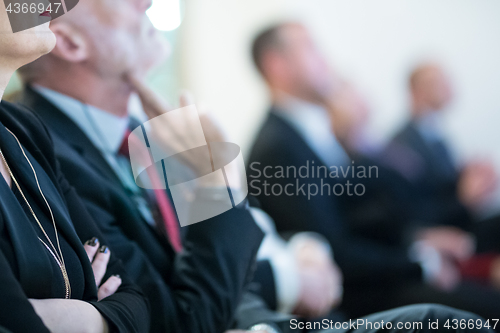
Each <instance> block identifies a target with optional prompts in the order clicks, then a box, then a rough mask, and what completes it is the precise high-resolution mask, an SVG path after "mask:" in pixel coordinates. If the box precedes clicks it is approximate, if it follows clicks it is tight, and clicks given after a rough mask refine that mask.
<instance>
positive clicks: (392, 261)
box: [247, 23, 500, 318]
mask: <svg viewBox="0 0 500 333" xmlns="http://www.w3.org/2000/svg"><path fill="white" fill-rule="evenodd" d="M253 58H254V61H255V64H256V66H257V68H258V69H259V71H260V72H261V74H262V76H263V77H264V79H265V81H266V83H267V85H268V86H269V88H270V92H271V97H272V106H271V109H270V111H269V113H268V116H267V119H266V120H265V122H264V124H263V126H262V128H261V129H260V131H259V132H258V134H257V138H256V140H255V143H254V146H253V148H252V150H251V154H250V159H249V163H248V169H247V170H248V173H247V176H248V182H249V192H250V194H252V195H254V196H256V197H257V198H258V200H259V201H260V202H261V205H262V208H263V210H265V211H266V212H267V213H268V214H269V215H270V216H271V217H272V218H273V219H274V220H275V222H276V226H277V229H278V231H280V232H281V233H283V234H293V233H296V232H300V231H314V232H317V233H320V234H322V235H323V236H324V237H326V239H327V240H328V241H329V243H330V245H331V247H332V249H333V254H334V256H335V260H336V262H337V263H338V264H339V266H340V268H341V269H342V272H343V274H344V281H345V282H344V289H345V294H344V295H345V296H344V301H343V304H342V307H343V308H344V309H345V310H347V312H348V313H349V315H351V316H358V315H361V314H363V313H368V312H373V311H377V310H380V309H385V308H388V307H390V306H394V305H398V304H408V303H411V302H425V301H426V299H427V300H429V301H434V302H441V303H443V304H451V305H454V306H457V307H461V308H464V309H469V310H473V311H477V312H478V313H482V314H483V315H485V316H488V317H491V318H495V313H496V310H495V309H496V308H497V307H498V305H499V304H500V294H495V293H490V291H489V290H488V289H482V288H481V287H478V286H473V287H470V288H469V287H467V288H466V287H465V286H464V287H462V286H460V287H456V285H457V283H458V282H459V280H458V277H457V275H456V274H455V272H454V270H453V268H452V267H449V266H448V265H447V264H448V263H447V262H446V261H441V257H440V254H439V252H438V249H436V248H434V247H432V246H431V245H428V244H425V246H423V244H422V243H421V242H419V239H407V237H408V236H409V235H408V233H409V232H410V231H411V230H407V229H406V228H405V225H396V224H392V226H391V228H389V229H391V230H390V231H391V232H392V233H393V234H392V236H393V240H392V242H382V241H379V240H377V239H376V238H373V237H371V235H366V234H362V233H359V232H356V230H353V229H352V228H351V225H350V224H349V221H348V220H347V219H346V216H345V215H344V214H343V212H342V211H341V209H339V208H340V207H339V204H340V200H339V197H341V196H360V197H363V195H364V193H362V191H361V189H362V188H363V187H362V186H361V185H363V182H364V180H365V179H366V174H365V175H364V176H363V172H362V171H363V170H361V169H359V168H356V165H355V163H354V162H353V161H352V160H351V158H350V157H349V155H348V154H347V153H346V152H345V151H344V149H343V147H342V146H341V145H340V144H339V143H338V141H337V140H336V138H335V135H334V133H333V132H332V131H331V126H330V118H329V114H328V110H327V109H328V108H329V107H330V106H331V103H332V100H333V99H334V98H335V94H336V92H339V91H341V89H342V82H341V80H340V79H338V78H335V77H334V75H333V74H332V71H331V69H330V68H329V66H328V64H327V62H326V60H325V59H324V57H323V55H322V54H321V52H320V51H319V50H318V48H317V47H316V45H315V44H314V42H313V41H312V38H311V36H310V35H309V33H308V31H307V29H305V28H304V26H302V25H300V24H296V23H285V24H282V25H277V26H274V27H271V28H269V29H267V30H265V31H264V32H262V33H261V34H259V35H258V37H257V38H256V39H255V41H254V44H253ZM367 170H368V169H367V168H365V169H364V172H365V173H366V172H367ZM358 172H360V173H358ZM376 172H377V169H375V170H374V173H376ZM352 175H355V177H352ZM359 175H361V176H359ZM372 176H373V178H376V177H377V174H374V175H372ZM351 178H355V179H356V178H357V179H356V180H355V182H352V180H351ZM357 185H360V186H359V187H358V186H357ZM356 190H358V191H359V192H358V193H356ZM375 212H376V211H375ZM358 213H359V214H360V215H362V214H363V211H360V212H358ZM365 213H366V214H370V211H367V212H365ZM449 289H453V291H452V292H450V291H449Z"/></svg>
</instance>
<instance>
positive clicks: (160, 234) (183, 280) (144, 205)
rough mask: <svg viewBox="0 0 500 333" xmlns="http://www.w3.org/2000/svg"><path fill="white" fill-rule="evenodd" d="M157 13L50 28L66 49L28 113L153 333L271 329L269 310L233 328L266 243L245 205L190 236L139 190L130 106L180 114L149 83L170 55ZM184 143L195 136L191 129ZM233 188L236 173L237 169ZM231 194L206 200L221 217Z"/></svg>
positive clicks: (73, 18) (219, 189)
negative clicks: (126, 277) (43, 130)
mask: <svg viewBox="0 0 500 333" xmlns="http://www.w3.org/2000/svg"><path fill="white" fill-rule="evenodd" d="M150 4H151V3H150V2H149V1H143V0H131V1H125V2H121V3H120V5H119V6H117V5H116V3H115V1H113V0H85V1H80V3H79V4H78V6H77V7H75V9H73V10H72V11H71V12H69V13H68V14H66V15H65V16H62V17H59V18H57V19H55V20H54V21H52V23H51V29H52V31H54V33H55V35H56V38H57V41H58V42H57V44H56V46H55V49H54V50H53V51H52V52H51V53H50V54H48V55H46V56H45V57H42V58H40V59H38V60H37V61H36V62H34V63H32V64H30V65H28V66H26V67H24V68H23V69H22V70H21V71H20V74H21V77H22V79H23V80H24V82H25V83H26V87H25V89H24V90H23V91H22V92H21V94H20V95H19V99H20V100H19V101H20V102H21V103H22V104H24V105H27V106H29V107H30V108H31V109H32V110H33V111H34V113H35V114H37V115H38V116H41V117H42V118H43V119H44V121H46V124H47V126H48V130H49V132H50V134H51V136H52V138H53V140H54V148H55V155H56V157H57V158H58V160H59V163H60V165H61V170H62V172H64V174H65V176H66V178H67V179H68V182H69V183H70V184H71V185H72V186H74V187H75V189H76V190H77V192H78V193H79V195H80V197H81V198H82V200H83V203H84V204H85V206H86V207H87V209H88V211H89V212H90V214H91V215H92V216H93V217H94V219H95V220H96V221H97V223H98V227H99V228H100V229H101V231H102V233H103V234H105V236H106V238H107V239H108V240H109V246H110V247H111V248H112V249H113V251H114V253H115V254H116V255H117V256H118V257H119V258H120V259H121V260H122V262H123V264H124V266H125V268H126V269H127V271H128V272H129V274H130V276H131V277H132V278H133V279H134V281H135V282H136V283H137V284H138V285H139V286H140V287H141V288H142V290H143V291H144V293H145V295H146V296H147V298H148V300H149V303H150V305H151V312H152V324H151V329H150V332H217V333H220V332H224V331H225V330H227V329H229V328H232V327H238V328H243V329H247V328H251V327H252V326H254V325H255V324H263V323H267V322H268V321H269V320H270V319H269V318H267V317H264V316H265V315H267V314H268V313H270V311H269V312H266V311H265V309H263V310H262V311H259V312H258V315H254V314H253V313H254V312H255V311H252V310H250V311H246V312H245V311H243V312H242V318H244V319H245V323H244V324H241V325H238V321H237V320H235V317H234V316H235V313H236V309H237V306H238V304H239V303H240V302H241V303H242V304H244V305H248V304H247V303H246V302H245V301H246V300H247V299H248V298H247V297H246V296H245V295H244V294H245V291H246V286H247V285H248V283H249V282H250V279H251V275H252V267H253V265H254V261H255V255H256V253H257V250H258V247H259V244H260V241H261V240H262V236H263V233H262V231H261V230H260V229H259V227H258V226H257V225H256V224H255V222H254V220H253V218H252V216H251V214H250V212H249V211H248V209H247V207H246V204H245V203H242V204H240V205H238V206H237V207H235V208H233V209H230V210H228V211H226V212H225V213H223V214H220V215H218V216H215V217H213V218H210V219H208V220H206V221H203V222H201V223H196V224H193V225H189V226H187V227H184V228H180V226H179V221H178V218H177V215H176V211H175V208H174V205H173V202H172V200H171V197H170V192H169V191H168V189H167V190H165V189H162V188H161V187H158V188H156V189H155V190H152V189H151V190H146V189H144V188H141V187H139V186H138V185H137V184H136V182H135V179H134V175H133V173H132V169H131V163H130V158H129V154H130V150H129V147H130V146H134V145H135V144H136V143H137V142H139V144H140V143H141V142H140V140H138V138H137V137H136V136H135V135H134V134H130V132H131V131H132V130H134V129H136V128H140V127H139V126H140V125H141V122H139V121H138V120H137V119H133V118H132V117H130V115H129V100H130V96H131V95H132V94H133V93H134V92H135V93H137V95H138V96H139V98H140V99H141V102H142V103H141V106H142V108H143V111H144V112H145V113H146V115H147V116H150V117H151V118H155V117H157V116H160V115H162V114H163V113H165V112H167V111H170V110H171V109H170V108H169V107H167V106H165V105H164V104H163V102H162V101H160V99H159V98H158V97H157V96H156V94H154V93H153V92H152V91H151V90H150V89H149V88H148V87H146V85H145V84H144V82H143V80H144V76H145V74H146V73H147V72H148V71H149V70H150V69H151V68H153V67H154V66H155V65H157V64H159V63H160V62H161V61H162V60H163V59H164V58H165V56H166V54H167V53H166V50H167V49H168V45H166V41H165V40H164V38H163V37H162V36H161V34H160V33H159V31H158V30H156V29H155V28H154V27H153V26H152V24H151V22H150V20H149V19H148V17H147V15H146V10H147V9H148V7H149V6H150ZM183 103H184V104H183V106H185V105H186V103H187V102H186V101H184V102H183ZM165 128H168V124H165V127H164V128H163V129H165ZM174 132H175V131H173V130H169V131H164V130H162V131H161V133H162V134H173V133H174ZM183 132H184V133H183V134H185V135H186V136H189V135H190V134H194V132H193V131H190V128H189V127H187V131H183ZM205 133H208V132H205ZM215 135H217V132H215ZM150 138H151V137H150ZM182 139H184V137H183V138H182ZM208 139H209V141H210V140H211V139H212V137H209V138H208ZM176 142H182V140H176ZM168 143H172V144H173V143H175V142H174V141H171V142H168ZM141 148H142V147H141ZM141 157H142V156H141ZM145 158H147V159H149V158H150V156H149V154H147V156H146V157H145ZM146 162H147V161H146ZM186 164H187V165H186V168H189V167H191V168H192V169H193V170H194V169H195V168H196V165H194V164H189V163H188V162H186ZM145 166H147V164H145ZM149 171H151V174H149ZM155 171H156V170H154V169H153V170H148V173H147V176H149V180H150V181H151V182H153V181H156V182H159V183H160V185H162V184H164V183H162V181H161V178H160V177H161V175H160V174H158V173H156V172H155ZM235 173H236V176H234V174H235ZM227 176H228V177H230V178H232V177H233V176H234V177H237V171H235V170H233V169H229V168H228V169H227ZM232 185H235V186H236V185H237V184H232ZM231 190H232V191H234V192H232V193H236V191H237V188H236V187H233V188H232V189H231ZM224 192H225V193H226V194H227V188H226V184H225V183H224V182H223V181H222V182H220V180H219V182H213V183H210V184H204V186H202V188H200V191H199V192H197V193H196V195H197V199H200V200H202V201H203V203H204V204H205V205H210V206H212V207H218V206H219V205H223V204H224V202H223V201H221V200H219V199H218V198H220V195H221V194H224ZM242 300H243V302H242ZM254 303H255V304H257V303H258V302H252V304H254ZM249 312H251V313H249ZM271 316H273V314H272V313H271ZM276 317H278V319H279V320H284V319H282V318H283V316H276ZM287 318H288V317H287ZM278 319H276V320H278ZM272 321H273V322H272V324H274V323H275V320H274V317H273V320H272ZM235 322H236V326H235ZM144 332H145V331H144Z"/></svg>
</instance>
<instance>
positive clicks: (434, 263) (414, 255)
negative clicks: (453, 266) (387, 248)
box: [409, 241, 442, 282]
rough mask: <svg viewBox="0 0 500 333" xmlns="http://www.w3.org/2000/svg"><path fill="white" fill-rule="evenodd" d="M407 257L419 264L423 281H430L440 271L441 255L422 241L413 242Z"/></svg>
mask: <svg viewBox="0 0 500 333" xmlns="http://www.w3.org/2000/svg"><path fill="white" fill-rule="evenodd" d="M409 258H410V260H411V261H412V262H415V263H418V264H419V265H420V267H421V268H422V276H423V279H424V281H425V282H430V281H431V280H432V279H433V278H434V277H435V276H436V275H438V274H439V272H440V271H441V267H442V261H441V255H440V254H439V252H438V251H437V250H436V249H435V248H433V247H432V246H430V245H427V244H426V243H425V242H423V241H417V242H414V243H413V245H412V246H411V247H410V250H409Z"/></svg>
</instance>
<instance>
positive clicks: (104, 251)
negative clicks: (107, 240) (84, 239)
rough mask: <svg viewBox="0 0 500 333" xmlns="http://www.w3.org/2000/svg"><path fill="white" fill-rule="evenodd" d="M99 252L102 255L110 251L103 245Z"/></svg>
mask: <svg viewBox="0 0 500 333" xmlns="http://www.w3.org/2000/svg"><path fill="white" fill-rule="evenodd" d="M99 252H101V253H108V252H109V249H108V247H107V246H106V245H103V246H101V248H100V249H99Z"/></svg>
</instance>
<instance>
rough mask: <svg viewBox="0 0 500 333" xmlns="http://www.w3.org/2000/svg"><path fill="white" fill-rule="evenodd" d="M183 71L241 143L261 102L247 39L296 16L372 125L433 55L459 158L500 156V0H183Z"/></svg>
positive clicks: (400, 99) (390, 119) (378, 130)
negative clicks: (358, 94) (447, 78)
mask: <svg viewBox="0 0 500 333" xmlns="http://www.w3.org/2000/svg"><path fill="white" fill-rule="evenodd" d="M186 5H187V7H186V13H185V14H186V16H185V21H184V22H183V26H182V28H181V36H182V37H181V40H180V44H181V57H180V61H181V64H180V66H181V79H182V81H181V82H182V85H183V86H184V87H186V88H189V89H191V90H192V91H193V92H194V93H195V95H196V96H197V98H198V100H199V101H202V102H204V103H205V104H207V105H208V106H210V107H211V109H212V110H213V111H214V112H215V113H216V114H217V116H218V118H219V119H220V121H221V122H222V124H223V125H224V126H225V127H226V129H227V131H228V132H229V134H230V136H231V138H232V140H233V141H234V142H236V143H238V144H240V146H242V148H243V149H244V151H246V150H247V149H248V148H249V145H250V144H251V140H252V136H253V135H254V132H255V130H256V129H257V127H258V125H259V124H260V121H261V120H262V117H263V115H264V112H265V110H266V107H267V103H268V96H267V94H266V90H265V87H264V85H263V83H262V81H261V80H260V78H259V76H258V75H257V74H256V72H255V70H254V68H253V66H252V63H251V60H250V59H251V58H250V55H249V49H250V41H251V39H252V37H253V36H254V34H255V33H256V32H257V31H258V30H260V29H261V28H262V27H264V26H266V25H267V24H269V23H271V22H273V21H274V20H276V19H280V18H290V17H291V18H298V19H300V20H302V21H303V22H305V23H306V24H307V25H308V26H309V27H310V28H311V31H312V32H313V34H314V36H315V37H316V38H317V40H318V42H319V43H320V45H321V47H322V48H323V49H324V51H325V53H326V54H327V56H328V58H329V59H330V60H331V62H332V64H333V65H334V66H335V67H336V68H337V69H338V70H339V71H340V72H341V73H343V74H345V75H346V76H347V77H349V78H350V79H351V80H353V81H354V82H355V83H356V84H358V86H359V87H360V88H361V89H362V91H363V92H365V93H366V95H367V96H368V98H369V101H370V102H371V105H372V107H373V111H374V117H373V121H372V129H373V131H374V133H375V134H376V135H377V136H378V137H380V138H386V137H388V136H389V135H390V134H391V133H392V132H393V131H394V130H395V129H396V128H397V126H398V125H400V124H401V122H402V121H404V119H405V116H406V113H405V111H406V107H407V95H406V77H407V74H408V71H409V69H410V67H411V66H412V65H413V64H415V63H416V61H418V60H420V59H423V58H429V57H430V58H433V59H438V60H441V61H442V63H443V64H444V65H445V66H446V68H447V69H448V71H449V72H450V73H451V75H452V77H453V79H454V83H455V88H456V92H457V98H456V100H455V103H454V105H453V106H452V108H451V109H450V112H449V113H448V116H447V125H448V126H447V127H448V129H449V135H450V139H451V140H452V141H453V144H454V147H455V148H456V152H457V155H458V156H459V157H460V158H462V159H463V158H471V157H476V156H478V155H479V156H488V157H491V158H492V159H494V160H495V161H496V163H497V165H499V166H500V147H497V143H500V131H499V130H498V128H499V127H500V91H499V90H500V16H499V15H500V1H498V0H376V1H374V0H236V1H235V0H188V1H186Z"/></svg>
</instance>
